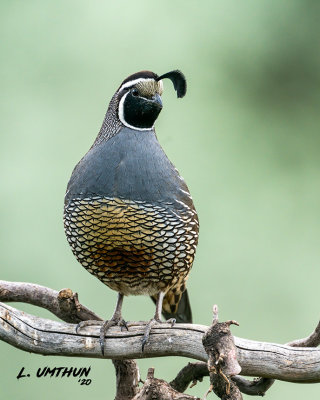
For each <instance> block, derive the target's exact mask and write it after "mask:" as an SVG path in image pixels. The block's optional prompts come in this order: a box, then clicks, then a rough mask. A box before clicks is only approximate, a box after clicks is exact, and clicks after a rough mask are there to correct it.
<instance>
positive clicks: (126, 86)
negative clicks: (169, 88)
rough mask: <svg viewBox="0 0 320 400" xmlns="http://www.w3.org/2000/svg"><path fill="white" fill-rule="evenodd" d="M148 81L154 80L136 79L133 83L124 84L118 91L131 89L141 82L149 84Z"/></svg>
mask: <svg viewBox="0 0 320 400" xmlns="http://www.w3.org/2000/svg"><path fill="white" fill-rule="evenodd" d="M147 81H154V79H151V78H138V79H134V80H133V81H129V82H126V83H124V84H123V85H122V86H121V88H120V89H119V90H118V91H119V92H121V90H123V89H126V88H128V87H131V86H134V85H136V84H137V83H139V82H147ZM161 84H162V81H161Z"/></svg>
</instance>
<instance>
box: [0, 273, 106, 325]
mask: <svg viewBox="0 0 320 400" xmlns="http://www.w3.org/2000/svg"><path fill="white" fill-rule="evenodd" d="M0 301H5V302H12V301H16V302H22V303H28V304H32V305H34V306H38V307H42V308H45V309H46V310H48V311H50V312H52V314H54V315H56V316H57V317H58V318H60V319H62V321H65V322H70V323H76V324H77V323H78V322H80V321H86V320H88V319H94V320H100V321H102V318H100V317H98V315H96V314H95V313H94V312H93V311H90V310H89V309H88V308H87V307H85V306H83V305H81V304H80V303H79V301H78V294H77V293H73V292H72V290H71V289H62V290H60V291H59V292H57V291H56V290H53V289H50V288H47V287H45V286H41V285H36V284H34V283H26V282H8V281H1V280H0Z"/></svg>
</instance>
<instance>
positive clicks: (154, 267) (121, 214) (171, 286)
mask: <svg viewBox="0 0 320 400" xmlns="http://www.w3.org/2000/svg"><path fill="white" fill-rule="evenodd" d="M165 78H168V79H170V80H171V81H172V83H173V85H174V88H175V90H176V92H177V97H183V96H184V95H185V93H186V87H187V85H186V80H185V77H184V75H183V74H182V73H181V72H180V71H178V70H175V71H171V72H168V73H166V74H164V75H162V76H158V75H157V74H155V73H153V72H151V71H141V72H137V73H135V74H133V75H130V76H129V77H128V78H126V79H125V80H124V81H123V82H122V83H121V85H120V87H119V88H118V90H117V91H116V92H115V94H114V95H113V97H112V99H111V101H110V104H109V107H108V110H107V113H106V115H105V118H104V121H103V124H102V127H101V129H100V131H99V133H98V136H97V138H96V139H95V141H94V143H93V145H92V146H91V148H90V149H89V151H88V152H87V153H86V154H85V156H84V157H83V158H82V159H81V160H80V161H79V163H78V164H77V165H76V166H75V168H74V170H73V172H72V175H71V178H70V181H69V183H68V187H67V191H66V195H65V205H64V227H65V233H66V236H67V240H68V242H69V244H70V246H71V249H72V252H73V253H74V255H75V256H76V258H77V260H78V261H79V262H80V264H81V265H82V266H83V267H84V268H85V269H86V270H87V271H89V272H90V273H91V274H92V275H94V276H96V277H97V278H98V279H99V280H100V281H102V282H103V283H104V284H105V285H107V286H108V287H109V288H111V289H113V290H115V291H117V292H118V300H117V304H116V308H115V311H114V313H113V316H112V318H111V319H110V320H108V321H104V322H103V323H102V327H101V330H100V344H101V349H102V353H104V340H105V334H106V331H107V330H108V329H109V327H111V326H114V325H119V326H126V323H125V321H124V320H123V319H122V316H121V308H122V302H123V298H124V296H128V295H149V296H150V297H151V298H152V299H153V301H154V302H155V303H156V312H155V315H154V317H153V318H152V319H151V320H150V321H149V322H148V323H147V325H146V330H145V334H144V337H143V341H142V350H143V348H144V345H145V344H146V343H147V341H148V338H149V333H150V330H151V328H152V326H154V325H155V323H157V322H158V323H160V322H161V312H162V314H163V315H164V317H165V318H167V319H169V320H170V321H171V322H174V320H176V321H177V322H192V315H191V308H190V304H189V299H188V294H187V291H186V286H185V284H186V280H187V278H188V274H189V272H190V269H191V267H192V263H193V259H194V256H195V251H196V246H197V243H198V231H199V222H198V216H197V212H196V210H195V207H194V204H193V201H192V197H191V195H190V193H189V190H188V187H187V185H186V183H185V181H184V180H183V178H182V177H181V176H180V175H179V172H178V171H177V169H176V168H175V167H174V165H173V164H172V163H171V161H170V160H169V159H168V158H167V156H166V154H165V152H164V150H163V149H162V147H161V146H160V144H159V142H158V140H157V136H156V133H155V128H154V124H155V121H156V119H157V117H158V115H159V113H160V111H161V109H162V99H161V95H162V92H163V82H162V79H165ZM100 323H101V322H100ZM94 324H99V321H84V322H82V323H80V325H79V326H78V327H77V328H81V327H83V326H87V325H94Z"/></svg>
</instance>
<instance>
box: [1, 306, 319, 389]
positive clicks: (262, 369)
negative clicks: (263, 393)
mask: <svg viewBox="0 0 320 400" xmlns="http://www.w3.org/2000/svg"><path fill="white" fill-rule="evenodd" d="M144 329H145V325H144V324H143V323H141V325H138V324H137V325H134V326H130V323H129V331H128V332H127V331H124V332H121V331H120V329H119V328H117V327H113V328H110V331H109V332H108V334H107V337H106V346H105V357H103V356H102V354H101V350H100V345H99V328H98V327H97V328H96V327H88V328H85V329H83V330H81V332H79V333H78V334H76V332H75V325H72V324H66V323H61V322H56V321H51V320H47V319H43V318H37V317H35V316H32V315H29V314H27V313H24V312H21V311H19V310H16V309H14V308H12V307H10V306H9V305H6V304H1V303H0V339H2V340H4V341H6V342H8V343H10V344H12V345H13V346H15V347H18V348H20V349H22V350H25V351H29V352H33V353H38V354H46V355H49V354H50V355H60V356H61V355H63V356H75V357H92V358H109V359H110V358H111V359H128V358H130V359H132V358H142V357H144V358H150V357H161V356H183V357H189V358H193V359H196V360H199V361H205V362H206V361H207V355H206V353H205V350H204V348H203V346H202V336H203V334H204V332H205V330H207V329H208V327H206V326H203V325H191V324H176V326H174V327H173V328H171V327H170V325H169V324H168V325H166V324H161V325H156V326H155V328H154V330H153V331H152V333H151V335H150V342H149V343H148V344H147V345H146V347H145V350H144V352H143V353H142V352H141V340H142V337H143V334H144ZM234 340H235V344H236V346H237V350H238V361H239V364H240V365H241V368H242V374H243V375H246V376H264V377H268V378H273V379H281V380H285V381H290V382H305V383H315V382H320V349H314V348H306V349H303V348H292V347H289V346H285V345H280V344H273V343H265V342H255V341H251V340H247V339H240V338H236V337H235V338H234Z"/></svg>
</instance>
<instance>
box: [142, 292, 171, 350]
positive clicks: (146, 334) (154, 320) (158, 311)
mask: <svg viewBox="0 0 320 400" xmlns="http://www.w3.org/2000/svg"><path fill="white" fill-rule="evenodd" d="M164 296H165V292H160V293H159V295H158V298H157V302H156V312H155V314H154V317H153V318H152V319H151V320H150V321H149V322H148V324H147V326H146V329H145V331H144V335H143V338H142V351H143V350H144V346H145V345H146V343H147V341H148V339H149V336H150V331H151V329H152V327H153V326H154V325H155V324H156V323H159V324H161V323H162V321H161V311H162V303H163V298H164ZM165 322H166V323H171V327H172V326H173V325H174V324H175V322H176V320H175V319H174V318H170V319H168V320H167V321H165Z"/></svg>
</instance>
